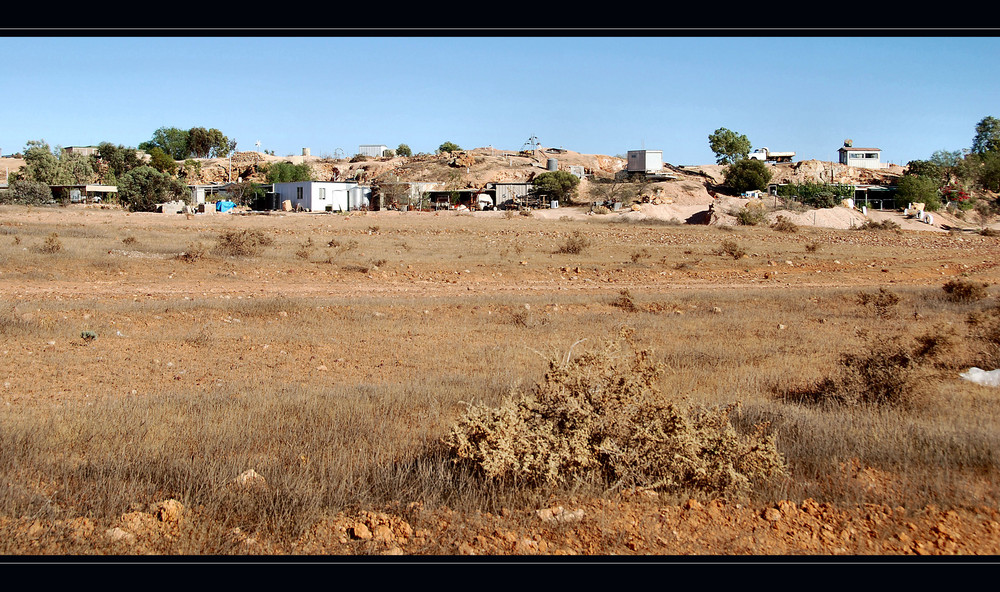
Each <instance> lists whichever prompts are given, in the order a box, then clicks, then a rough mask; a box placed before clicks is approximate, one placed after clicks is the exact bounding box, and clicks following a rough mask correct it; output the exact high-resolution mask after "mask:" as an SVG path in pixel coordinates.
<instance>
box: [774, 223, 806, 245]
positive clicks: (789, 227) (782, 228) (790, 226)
mask: <svg viewBox="0 0 1000 592" xmlns="http://www.w3.org/2000/svg"><path fill="white" fill-rule="evenodd" d="M771 229H772V230H777V231H778V232H798V231H799V226H798V225H797V224H796V223H795V222H792V221H791V220H789V219H788V218H787V217H785V216H780V215H779V216H778V217H777V218H776V219H775V220H774V223H772V224H771ZM808 248H809V246H808V245H806V249H807V250H808Z"/></svg>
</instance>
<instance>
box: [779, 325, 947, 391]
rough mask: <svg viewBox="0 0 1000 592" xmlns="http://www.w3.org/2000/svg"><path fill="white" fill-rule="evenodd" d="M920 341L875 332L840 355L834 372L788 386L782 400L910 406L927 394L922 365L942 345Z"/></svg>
mask: <svg viewBox="0 0 1000 592" xmlns="http://www.w3.org/2000/svg"><path fill="white" fill-rule="evenodd" d="M932 341H934V339H929V340H927V341H921V342H920V343H918V344H917V345H916V346H915V347H913V348H909V347H906V346H905V345H904V344H903V343H901V339H900V338H899V337H898V336H876V337H874V338H873V339H871V341H870V342H869V343H868V344H866V345H863V346H861V347H860V348H859V349H858V350H857V351H849V352H845V353H843V354H841V355H840V359H839V360H838V366H837V372H836V373H835V374H834V375H833V376H828V377H826V378H824V379H823V380H821V381H820V382H819V383H818V384H816V385H813V386H810V387H806V388H800V389H790V390H788V391H786V392H784V393H782V397H783V398H784V399H785V400H788V401H792V402H797V403H807V404H824V403H829V404H834V405H841V406H849V407H854V406H873V407H897V408H913V407H917V406H919V405H920V404H921V403H922V402H923V400H924V397H925V396H926V395H927V389H926V388H925V387H926V382H925V381H924V380H923V379H924V378H925V370H926V366H927V365H929V363H930V362H931V361H932V356H934V355H937V354H939V353H941V352H942V351H943V350H944V349H946V348H945V347H944V343H943V340H942V343H941V345H942V347H937V346H936V345H935V344H934V343H932Z"/></svg>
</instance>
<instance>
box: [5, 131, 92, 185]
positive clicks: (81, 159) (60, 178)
mask: <svg viewBox="0 0 1000 592" xmlns="http://www.w3.org/2000/svg"><path fill="white" fill-rule="evenodd" d="M24 161H25V166H23V167H21V170H19V171H18V172H17V174H16V175H14V178H19V179H23V180H26V181H37V182H39V183H45V184H46V185H80V184H83V183H89V182H91V181H92V180H93V179H94V178H95V176H96V175H95V174H94V168H93V166H92V164H91V160H90V158H88V157H86V156H82V155H80V154H78V153H75V152H66V151H64V150H63V149H62V148H60V147H58V146H57V147H56V149H55V150H52V149H50V148H49V145H48V144H47V143H46V142H45V140H30V141H28V143H27V145H26V146H25V149H24Z"/></svg>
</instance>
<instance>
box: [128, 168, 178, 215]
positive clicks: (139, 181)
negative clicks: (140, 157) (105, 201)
mask: <svg viewBox="0 0 1000 592" xmlns="http://www.w3.org/2000/svg"><path fill="white" fill-rule="evenodd" d="M118 198H119V199H120V200H121V202H122V205H124V206H125V207H126V208H128V209H129V210H131V211H133V212H152V211H154V210H155V209H156V205H157V204H161V203H164V202H168V201H173V200H177V199H183V200H186V199H187V186H186V185H185V184H184V183H182V182H180V181H178V180H177V179H174V178H173V177H171V176H170V175H168V174H166V173H163V172H160V171H158V170H156V169H154V168H153V167H151V166H141V167H138V168H135V169H132V170H131V171H129V172H127V173H125V175H124V176H122V178H121V181H120V182H119V184H118Z"/></svg>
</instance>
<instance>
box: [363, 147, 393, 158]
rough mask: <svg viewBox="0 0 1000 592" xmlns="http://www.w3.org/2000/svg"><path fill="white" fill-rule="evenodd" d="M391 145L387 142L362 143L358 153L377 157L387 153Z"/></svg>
mask: <svg viewBox="0 0 1000 592" xmlns="http://www.w3.org/2000/svg"><path fill="white" fill-rule="evenodd" d="M388 149H389V147H388V146H386V145H385V144H362V145H360V146H358V154H360V155H361V156H374V157H376V158H378V157H380V156H382V155H383V154H385V151H386V150H388Z"/></svg>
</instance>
